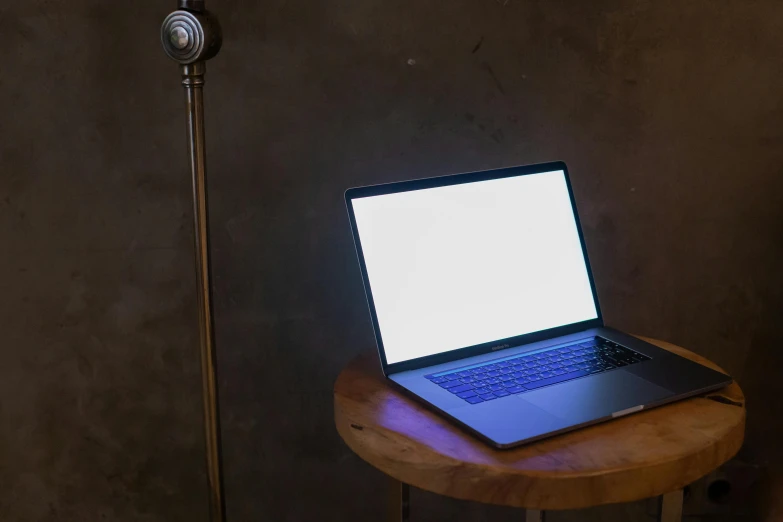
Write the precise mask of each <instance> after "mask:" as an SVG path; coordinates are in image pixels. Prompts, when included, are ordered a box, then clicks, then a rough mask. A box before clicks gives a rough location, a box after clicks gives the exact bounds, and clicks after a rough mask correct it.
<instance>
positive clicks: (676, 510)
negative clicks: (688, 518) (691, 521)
mask: <svg viewBox="0 0 783 522" xmlns="http://www.w3.org/2000/svg"><path fill="white" fill-rule="evenodd" d="M660 506H661V508H660V510H659V511H658V522H680V521H681V520H682V490H681V489H678V490H677V491H672V492H671V493H666V494H664V495H661V502H660Z"/></svg>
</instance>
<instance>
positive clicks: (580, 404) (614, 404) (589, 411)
mask: <svg viewBox="0 0 783 522" xmlns="http://www.w3.org/2000/svg"><path fill="white" fill-rule="evenodd" d="M671 395H672V392H670V391H669V390H667V389H665V388H662V387H660V386H657V385H655V384H653V383H651V382H649V381H646V380H645V379H642V378H641V377H637V376H635V375H633V374H631V373H628V372H626V371H624V370H619V371H617V370H616V371H613V372H607V373H601V374H598V375H593V376H590V377H586V378H583V379H577V380H574V381H569V382H564V383H561V384H557V385H555V386H549V387H547V388H541V389H539V390H536V391H533V392H530V393H524V394H522V395H521V397H524V399H525V400H526V401H528V402H530V403H532V404H535V405H536V406H538V407H539V408H541V409H543V410H546V411H547V412H549V413H551V414H553V415H556V416H558V417H560V418H563V419H567V420H568V421H569V424H579V423H582V422H588V421H590V420H594V419H599V418H601V417H607V416H610V415H612V414H613V413H615V412H618V411H622V410H625V409H628V408H633V407H634V406H639V405H647V404H651V403H653V402H655V401H658V400H661V399H664V398H666V397H670V396H671Z"/></svg>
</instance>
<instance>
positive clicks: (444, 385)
mask: <svg viewBox="0 0 783 522" xmlns="http://www.w3.org/2000/svg"><path fill="white" fill-rule="evenodd" d="M438 386H440V387H441V388H446V389H447V390H449V389H451V388H456V387H457V386H464V385H463V384H462V383H461V382H459V381H448V382H443V383H441V384H439V385H438Z"/></svg>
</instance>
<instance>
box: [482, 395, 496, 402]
mask: <svg viewBox="0 0 783 522" xmlns="http://www.w3.org/2000/svg"><path fill="white" fill-rule="evenodd" d="M479 397H481V398H482V399H484V400H485V401H491V400H492V399H497V397H495V396H494V395H493V394H491V393H487V394H485V395H479Z"/></svg>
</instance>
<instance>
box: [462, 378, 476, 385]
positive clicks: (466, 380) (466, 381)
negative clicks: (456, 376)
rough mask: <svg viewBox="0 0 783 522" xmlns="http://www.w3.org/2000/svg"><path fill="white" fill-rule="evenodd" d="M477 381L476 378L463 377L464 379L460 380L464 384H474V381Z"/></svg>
mask: <svg viewBox="0 0 783 522" xmlns="http://www.w3.org/2000/svg"><path fill="white" fill-rule="evenodd" d="M475 380H476V379H475V378H473V377H463V378H462V379H460V380H459V382H462V383H465V384H468V383H469V382H473V381H475Z"/></svg>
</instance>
